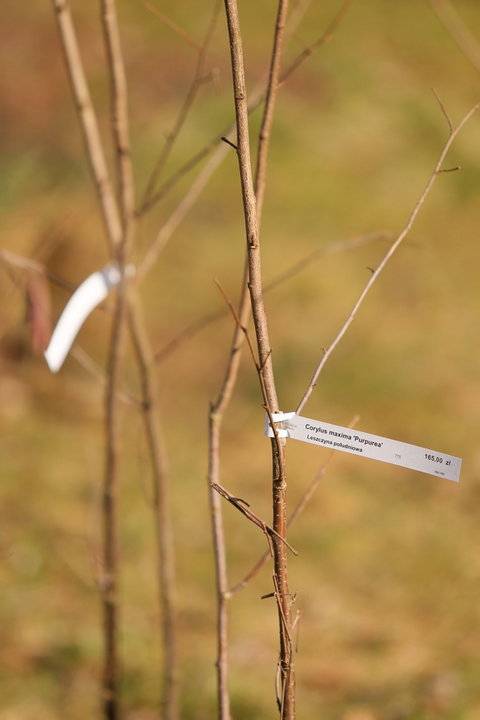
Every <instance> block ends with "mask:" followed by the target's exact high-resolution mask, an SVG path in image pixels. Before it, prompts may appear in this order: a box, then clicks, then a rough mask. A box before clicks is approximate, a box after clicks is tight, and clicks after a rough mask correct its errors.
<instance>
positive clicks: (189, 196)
mask: <svg viewBox="0 0 480 720" xmlns="http://www.w3.org/2000/svg"><path fill="white" fill-rule="evenodd" d="M227 152H228V150H227V148H225V147H224V146H220V147H219V148H218V149H217V151H216V152H215V153H214V155H212V157H211V158H210V159H209V161H208V162H207V163H206V164H205V167H204V168H202V170H201V171H200V173H199V174H198V176H197V177H196V178H195V180H194V182H193V183H192V185H191V187H190V189H189V190H188V192H187V193H186V194H185V195H184V196H183V197H182V199H181V200H180V202H179V203H178V205H177V207H176V208H175V209H174V210H173V212H172V213H171V215H170V217H169V218H168V219H167V220H166V222H164V223H163V225H162V227H161V228H160V230H159V232H158V233H157V236H156V237H155V240H154V241H153V243H152V244H151V246H150V248H149V250H148V252H147V253H146V255H145V257H144V259H143V260H142V262H141V263H140V266H139V268H138V272H137V279H138V282H139V283H140V282H141V281H142V280H144V278H145V276H146V275H147V274H148V273H149V272H150V270H151V269H152V268H153V266H154V265H155V263H156V261H157V259H158V256H159V255H160V253H161V252H162V250H163V249H164V247H165V245H166V244H167V242H168V241H169V240H170V238H171V237H172V235H173V233H174V232H175V230H176V229H177V227H178V226H179V225H180V223H181V222H182V220H183V219H184V218H185V216H186V215H187V213H189V212H190V210H191V208H192V207H193V206H194V204H195V203H196V201H197V200H198V198H199V196H200V194H201V193H202V191H203V190H204V188H205V186H206V185H207V183H208V182H209V180H210V178H211V177H212V174H213V172H214V171H215V170H216V169H217V167H218V166H219V165H220V163H221V162H222V160H223V159H224V157H225V155H226V154H227Z"/></svg>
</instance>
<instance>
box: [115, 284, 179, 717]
mask: <svg viewBox="0 0 480 720" xmlns="http://www.w3.org/2000/svg"><path fill="white" fill-rule="evenodd" d="M128 319H129V325H130V332H131V336H132V340H133V346H134V349H135V354H136V356H137V362H138V366H139V370H140V381H141V387H142V415H143V421H144V424H145V432H146V436H147V442H148V447H149V450H150V458H151V463H152V471H153V509H154V519H155V533H156V552H157V575H158V587H159V595H160V607H161V617H162V632H163V652H164V658H163V676H162V715H161V717H162V718H163V720H177V718H178V717H179V708H178V704H179V697H178V692H179V670H178V652H177V632H176V630H177V622H176V613H175V558H174V547H173V535H172V528H171V513H170V508H169V502H168V481H167V475H168V470H167V463H166V453H165V446H164V442H163V436H162V431H161V421H160V413H159V409H158V401H157V398H158V390H157V388H156V383H155V376H154V372H153V365H152V356H151V349H150V343H149V341H148V337H147V334H146V332H145V321H144V319H143V317H142V315H141V307H140V303H139V299H138V297H137V298H132V300H131V302H130V303H129V312H128Z"/></svg>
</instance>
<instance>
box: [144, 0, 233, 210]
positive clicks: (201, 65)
mask: <svg viewBox="0 0 480 720" xmlns="http://www.w3.org/2000/svg"><path fill="white" fill-rule="evenodd" d="M146 7H147V8H148V9H149V10H151V11H152V12H155V14H156V15H158V16H159V17H160V18H161V19H162V20H163V22H165V23H166V24H167V25H170V27H173V28H174V29H175V31H176V32H178V33H179V34H181V35H182V37H183V38H184V39H187V40H188V41H189V42H191V40H190V39H189V38H188V36H186V35H185V33H183V32H182V31H181V30H180V29H179V28H178V27H177V26H176V25H174V24H173V23H171V22H170V21H169V20H168V19H167V18H166V17H165V16H164V15H163V14H162V13H160V12H159V11H158V10H155V9H154V8H152V7H151V6H150V5H148V4H147V5H146ZM220 8H221V0H215V5H214V7H213V12H212V17H211V20H210V22H209V25H208V28H207V32H206V35H205V39H204V41H203V43H202V45H198V44H197V43H195V47H196V48H197V50H198V51H199V52H198V59H197V64H196V67H195V72H194V75H193V79H192V82H191V84H190V87H189V89H188V91H187V94H186V96H185V99H184V101H183V103H182V106H181V108H180V111H179V113H178V116H177V119H176V120H175V123H174V125H173V128H172V129H171V131H170V132H169V133H168V135H167V138H166V140H165V144H164V146H163V149H162V152H161V153H160V156H159V158H158V160H157V162H156V163H155V167H154V168H153V170H152V173H151V175H150V178H149V181H148V183H147V187H146V189H145V193H144V198H143V201H142V204H141V206H140V208H139V210H138V214H139V215H141V214H142V213H143V209H144V207H145V206H147V205H149V203H150V199H151V196H152V193H153V192H154V190H155V186H156V184H157V182H158V179H159V177H160V175H161V174H162V171H163V169H164V168H165V165H166V163H167V160H168V158H169V156H170V153H171V151H172V149H173V146H174V144H175V141H176V140H177V138H178V136H179V135H180V132H181V130H182V128H183V126H184V124H185V121H186V119H187V117H188V114H189V112H190V110H191V108H192V107H193V104H194V102H195V100H196V98H197V95H198V91H199V88H200V86H201V84H202V82H203V76H204V71H205V63H206V59H207V51H208V49H209V46H210V42H211V39H212V37H213V33H214V31H215V28H216V25H217V21H218V17H219V14H220Z"/></svg>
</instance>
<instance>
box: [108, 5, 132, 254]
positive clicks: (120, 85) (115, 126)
mask: <svg viewBox="0 0 480 720" xmlns="http://www.w3.org/2000/svg"><path fill="white" fill-rule="evenodd" d="M102 27H103V32H104V37H105V46H106V49H107V59H108V67H109V70H110V82H111V102H112V110H111V115H112V132H113V139H114V146H115V157H116V161H117V177H118V184H119V198H120V203H119V204H120V207H121V209H122V224H123V235H124V238H123V239H122V241H123V243H124V244H126V243H127V242H128V240H129V237H128V236H129V233H130V226H131V224H132V221H133V213H134V207H135V189H134V181H133V168H132V161H131V153H130V140H129V124H128V100H127V79H126V75H125V66H124V61H123V54H122V48H121V44H120V33H119V29H118V19H117V10H116V3H115V0H102Z"/></svg>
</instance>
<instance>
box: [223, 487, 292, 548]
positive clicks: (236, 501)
mask: <svg viewBox="0 0 480 720" xmlns="http://www.w3.org/2000/svg"><path fill="white" fill-rule="evenodd" d="M212 488H213V489H214V490H215V492H217V493H218V494H219V495H221V496H222V497H224V498H225V500H228V502H229V503H231V505H233V506H234V507H236V508H237V510H239V511H240V512H241V513H242V515H245V517H246V518H247V519H248V520H250V522H252V523H253V524H254V525H256V526H257V527H259V528H260V530H261V531H262V532H263V533H265V534H267V535H269V536H270V537H271V538H274V537H275V538H277V539H278V540H280V541H281V542H282V543H283V544H284V545H285V546H286V547H287V548H288V549H289V550H290V551H291V552H292V553H293V554H294V555H298V553H297V551H296V550H294V548H293V547H292V546H291V545H290V544H289V543H288V542H287V541H286V539H285V538H284V537H282V536H281V535H279V534H278V532H277V531H276V530H274V529H273V528H272V527H270V525H268V524H267V523H266V522H265V521H264V520H262V519H261V518H259V517H258V515H255V513H254V512H252V510H249V508H248V503H246V502H245V500H242V499H241V498H238V497H235V495H232V494H231V493H229V492H228V490H226V489H225V488H224V487H222V486H221V485H218V483H212Z"/></svg>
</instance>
